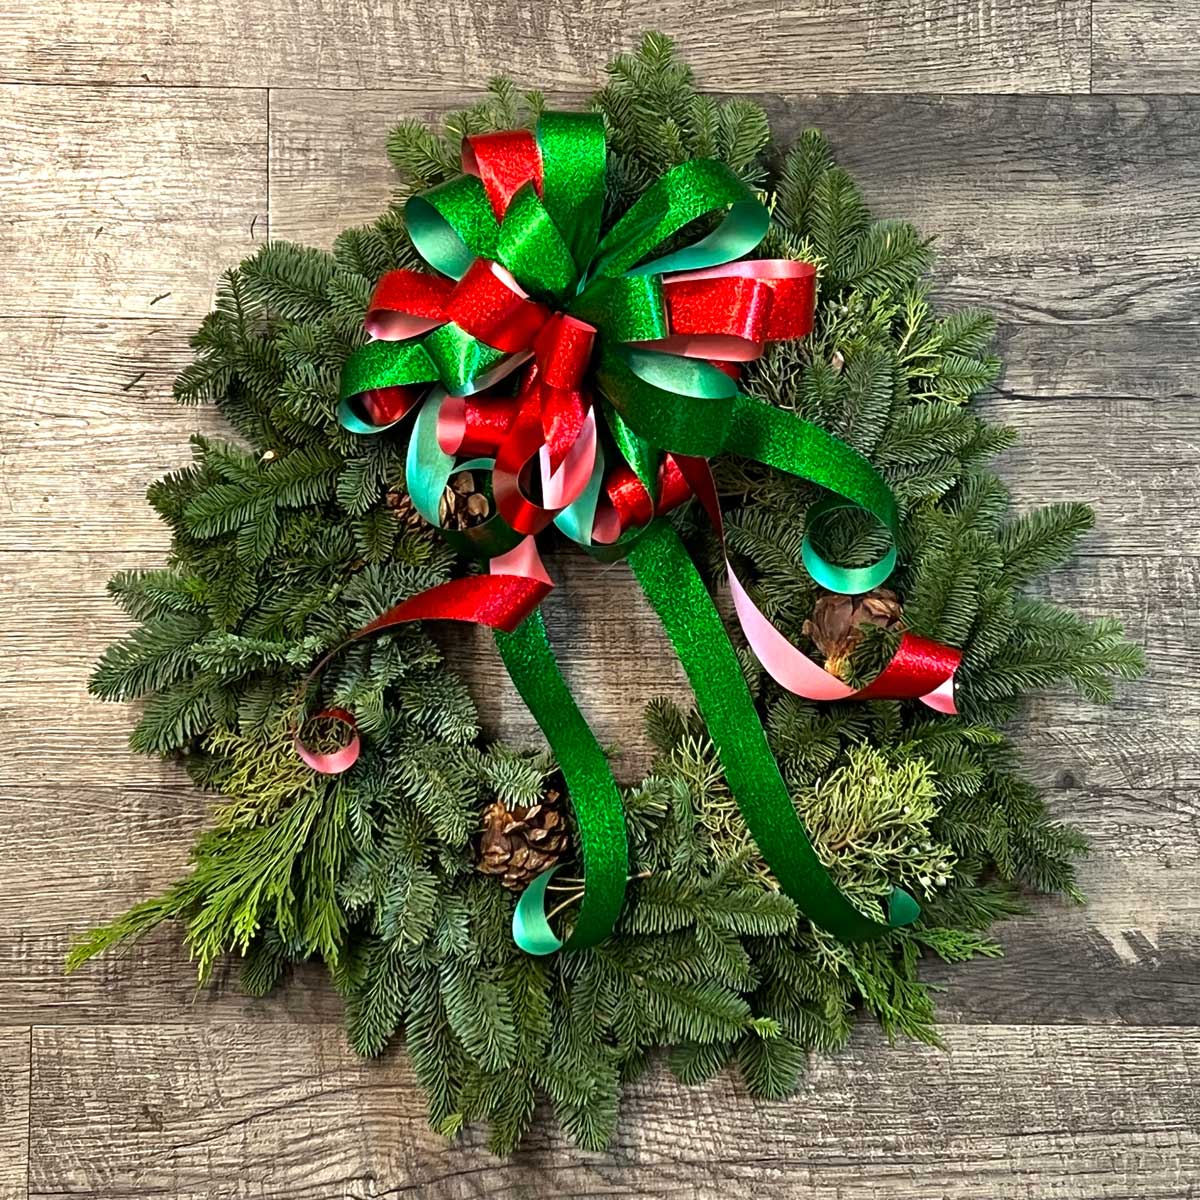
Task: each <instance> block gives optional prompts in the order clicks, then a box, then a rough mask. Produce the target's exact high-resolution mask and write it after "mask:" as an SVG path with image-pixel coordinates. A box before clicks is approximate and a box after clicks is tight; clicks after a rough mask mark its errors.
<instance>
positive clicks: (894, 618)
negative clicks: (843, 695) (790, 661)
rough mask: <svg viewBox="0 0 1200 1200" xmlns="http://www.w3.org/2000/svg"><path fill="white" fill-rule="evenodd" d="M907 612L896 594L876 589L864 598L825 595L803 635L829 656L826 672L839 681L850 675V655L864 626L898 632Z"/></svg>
mask: <svg viewBox="0 0 1200 1200" xmlns="http://www.w3.org/2000/svg"><path fill="white" fill-rule="evenodd" d="M902 616H903V609H901V607H900V601H899V600H898V599H897V597H896V593H895V592H892V591H889V590H888V589H887V588H876V589H875V590H874V591H872V592H867V593H866V595H863V596H840V595H837V594H834V593H830V594H829V595H826V596H822V597H821V598H820V600H818V601H817V603H816V607H815V608H814V609H813V613H812V616H811V617H810V618H809V619H808V620H807V621H805V622H804V628H803V631H802V632H803V633H804V634H805V635H807V636H808V637H810V638H812V640H813V642H814V643H815V644H816V647H817V649H818V650H820V652H821V653H822V654H823V655H825V670H827V671H828V672H830V674H832V675H836V676H837V677H838V678H839V679H845V678H846V676H847V675H848V674H849V667H850V655H851V654H852V653H853V652H854V648H855V647H856V646H857V645H858V644H859V642H861V641H862V629H861V626H863V625H877V626H878V627H879V628H880V629H895V628H896V626H897V625H899V624H900V618H901V617H902Z"/></svg>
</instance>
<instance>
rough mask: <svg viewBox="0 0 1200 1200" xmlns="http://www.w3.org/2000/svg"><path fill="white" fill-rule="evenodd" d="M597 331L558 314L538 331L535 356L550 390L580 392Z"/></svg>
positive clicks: (591, 326) (576, 319)
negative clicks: (558, 389) (577, 390)
mask: <svg viewBox="0 0 1200 1200" xmlns="http://www.w3.org/2000/svg"><path fill="white" fill-rule="evenodd" d="M595 344H596V327H595V326H594V325H589V324H588V323H587V322H586V321H580V320H579V319H578V318H576V317H569V316H567V315H566V314H565V313H555V314H554V315H553V316H552V317H551V318H550V320H549V321H547V322H546V324H545V326H544V327H543V328H542V329H541V330H540V331H539V333H538V336H537V340H536V341H535V342H534V343H533V355H534V357H535V358H536V359H537V361H538V366H539V368H540V369H541V372H542V382H543V383H544V384H545V385H546V387H548V388H578V387H579V386H580V384H582V383H583V377H584V374H585V373H586V372H587V367H588V363H589V362H590V361H591V357H592V349H593V347H594V346H595Z"/></svg>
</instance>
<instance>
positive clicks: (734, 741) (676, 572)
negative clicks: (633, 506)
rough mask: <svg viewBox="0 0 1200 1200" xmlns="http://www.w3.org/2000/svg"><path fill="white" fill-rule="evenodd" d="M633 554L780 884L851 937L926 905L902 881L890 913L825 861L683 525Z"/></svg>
mask: <svg viewBox="0 0 1200 1200" xmlns="http://www.w3.org/2000/svg"><path fill="white" fill-rule="evenodd" d="M628 562H629V565H630V567H631V568H632V569H633V573H634V575H635V576H636V577H637V580H638V582H639V583H640V584H641V586H642V590H643V591H644V592H645V593H646V596H647V598H648V599H649V601H650V603H651V605H652V606H653V607H654V610H655V612H657V613H658V616H659V619H660V620H661V621H662V623H663V627H664V628H665V629H666V631H667V636H668V637H669V638H670V639H671V644H672V645H673V646H674V648H675V652H676V654H678V656H679V661H680V662H681V663H683V667H684V670H685V671H686V672H687V675H688V679H689V680H690V681H691V684H692V690H693V691H694V692H695V695H696V702H697V704H698V706H699V708H700V713H701V715H702V716H703V717H704V723H705V725H706V726H707V728H708V732H709V735H710V736H711V738H712V740H713V744H714V746H715V747H716V749H717V756H718V758H719V759H720V761H721V766H722V768H723V769H724V771H725V778H726V780H727V781H728V783H729V787H730V790H731V791H732V792H733V795H734V798H735V799H736V800H737V803H738V808H739V809H740V810H741V813H742V816H743V817H744V818H745V821H746V826H747V828H748V829H749V830H750V833H751V835H752V836H753V838H754V842H755V844H756V845H757V846H758V849H759V851H760V853H761V854H762V856H763V858H764V859H765V860H766V863H767V865H768V866H769V867H770V868H771V871H772V873H773V874H774V876H775V878H776V879H777V880H778V881H779V886H780V887H781V888H782V889H783V891H784V892H785V893H786V894H787V895H788V896H790V897H791V898H792V899H793V900H794V901H795V902H796V905H797V907H799V909H800V911H801V912H803V913H804V915H805V916H806V917H808V919H809V920H810V921H812V922H813V923H814V924H816V925H819V926H821V928H822V929H826V930H828V931H829V932H830V933H832V934H833V935H834V936H835V937H837V938H840V939H841V940H842V941H844V942H862V941H868V940H870V939H872V938H877V937H879V936H881V935H882V934H884V933H887V932H888V931H889V930H890V929H895V928H897V927H899V926H902V925H908V924H910V923H911V922H912V921H915V920H916V918H917V917H918V916H919V915H920V908H919V907H918V905H917V902H916V901H915V900H914V899H913V898H912V897H911V896H910V895H909V894H908V893H907V892H905V891H903V890H901V889H900V888H894V889H893V890H892V893H891V897H890V900H889V904H888V919H887V921H886V922H883V921H875V920H872V919H871V918H870V917H868V916H865V915H864V914H863V913H861V912H859V910H858V909H857V908H855V907H854V905H853V904H851V903H850V901H849V899H848V898H847V897H846V896H845V894H844V893H843V892H842V891H841V890H840V889H839V888H838V886H837V884H836V883H834V881H833V879H832V878H831V877H830V875H829V872H828V871H827V870H826V869H825V867H824V866H823V865H822V863H821V860H820V858H819V857H818V856H817V852H816V850H815V849H814V848H813V844H812V842H811V841H810V840H809V837H808V834H807V832H806V831H805V829H804V824H803V822H802V821H801V820H800V818H799V816H798V815H797V813H796V809H795V806H794V804H793V803H792V797H791V795H790V794H789V792H788V788H787V784H786V783H785V782H784V779H783V776H782V775H781V774H780V771H779V765H778V763H777V762H776V761H775V756H774V754H772V753H771V748H770V746H769V745H768V744H767V737H766V734H765V733H764V732H763V727H762V722H761V721H760V720H759V717H758V712H757V710H756V709H755V707H754V700H753V698H752V697H751V695H750V691H749V689H748V688H747V687H746V681H745V679H744V677H743V675H742V671H741V667H740V666H739V665H738V660H737V655H736V654H735V653H734V650H733V646H732V645H731V644H730V642H729V637H728V635H727V634H726V632H725V627H724V625H723V624H722V623H721V618H720V616H719V614H718V613H717V610H716V608H715V607H714V605H713V602H712V598H711V597H710V596H709V594H708V589H707V588H706V587H705V586H704V581H703V580H702V579H701V578H700V575H699V574H698V572H697V571H696V568H695V565H694V564H693V563H692V560H691V557H690V556H689V554H688V552H687V550H686V549H685V547H684V545H683V543H682V542H681V541H680V540H679V537H678V535H677V534H676V533H675V531H674V530H673V529H672V528H671V526H670V525H669V524H667V523H666V522H665V521H662V520H659V521H656V522H654V524H653V525H651V526H650V528H649V529H648V530H647V531H646V533H645V535H644V536H643V537H642V538H640V539H639V540H638V541H637V543H636V544H635V545H634V547H633V549H632V550H631V551H630V552H629V558H628Z"/></svg>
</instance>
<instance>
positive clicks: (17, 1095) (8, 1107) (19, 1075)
mask: <svg viewBox="0 0 1200 1200" xmlns="http://www.w3.org/2000/svg"><path fill="white" fill-rule="evenodd" d="M29 1044H30V1033H29V1030H28V1029H19V1028H18V1029H0V1200H26V1197H27V1196H28V1195H29V1192H28V1184H29Z"/></svg>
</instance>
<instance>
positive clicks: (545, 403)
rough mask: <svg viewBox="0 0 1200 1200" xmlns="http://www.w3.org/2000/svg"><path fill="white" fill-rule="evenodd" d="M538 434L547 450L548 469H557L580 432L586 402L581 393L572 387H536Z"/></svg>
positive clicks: (584, 415)
mask: <svg viewBox="0 0 1200 1200" xmlns="http://www.w3.org/2000/svg"><path fill="white" fill-rule="evenodd" d="M539 392H540V397H541V412H542V436H543V439H544V441H545V443H546V449H547V451H548V452H549V454H550V470H551V471H557V470H558V468H559V467H560V466H562V464H563V460H564V459H565V458H566V457H567V455H568V454H569V453H570V451H571V447H572V446H574V445H575V441H576V439H577V438H578V437H579V435H580V433H582V432H583V421H584V418H585V417H586V416H587V411H588V405H587V402H586V401H585V400H584V397H583V393H582V392H578V391H575V390H574V389H573V388H551V387H547V386H545V385H543V386H542V387H541V388H540V389H539Z"/></svg>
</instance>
